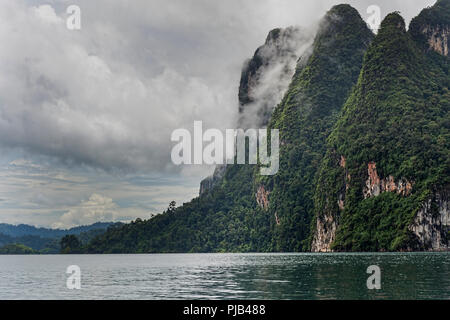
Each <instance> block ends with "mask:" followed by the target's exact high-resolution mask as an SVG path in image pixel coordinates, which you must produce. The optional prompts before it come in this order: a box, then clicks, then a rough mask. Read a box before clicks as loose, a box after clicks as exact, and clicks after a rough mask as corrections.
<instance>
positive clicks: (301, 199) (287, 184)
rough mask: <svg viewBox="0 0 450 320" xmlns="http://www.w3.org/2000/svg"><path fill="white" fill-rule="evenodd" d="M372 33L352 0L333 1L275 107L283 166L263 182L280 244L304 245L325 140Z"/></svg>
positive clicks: (297, 247)
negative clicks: (349, 0)
mask: <svg viewBox="0 0 450 320" xmlns="http://www.w3.org/2000/svg"><path fill="white" fill-rule="evenodd" d="M372 39H373V34H372V32H371V31H370V30H369V28H368V27H367V25H366V23H365V22H364V21H363V20H362V18H361V16H360V15H359V13H358V11H357V10H355V9H354V8H352V7H351V6H349V5H338V6H335V7H333V8H332V9H331V10H330V11H329V12H328V13H327V14H326V16H325V17H324V18H323V19H322V21H321V22H320V26H319V31H318V33H317V35H316V37H315V39H314V43H313V45H312V51H311V54H310V55H309V57H308V58H307V59H301V60H300V61H299V62H298V65H297V68H296V72H295V74H294V77H293V79H292V82H291V84H290V86H289V89H288V91H287V93H286V95H285V96H284V98H283V100H282V102H281V103H280V104H279V106H278V107H277V108H276V109H275V111H274V113H273V116H272V119H271V121H270V123H269V127H270V128H274V129H279V130H280V139H281V142H280V145H281V147H280V170H279V172H278V174H277V175H276V176H274V177H265V178H261V177H260V179H259V184H260V185H263V186H264V187H265V190H268V191H270V196H269V208H268V211H269V212H270V213H271V214H276V215H277V218H278V221H279V223H277V224H273V225H272V230H273V234H274V236H273V247H274V248H275V250H278V251H301V250H305V243H306V242H307V238H308V236H309V233H310V228H311V220H312V216H313V208H314V207H313V195H314V188H315V184H316V174H317V170H318V167H319V165H320V161H321V160H322V157H323V155H324V153H325V141H326V138H327V136H328V135H329V133H330V131H331V128H332V126H333V124H334V123H335V121H336V120H337V118H338V114H339V112H340V109H341V107H342V105H343V103H344V102H345V100H346V98H347V97H348V94H349V93H350V91H351V88H352V86H353V85H354V84H355V83H356V81H357V78H358V74H359V72H360V68H361V66H362V61H363V55H364V53H365V50H366V49H367V47H368V45H369V44H370V42H371V41H372ZM330 228H331V229H332V228H333V227H332V226H331V227H330ZM330 228H324V230H326V231H324V232H328V230H329V229H330Z"/></svg>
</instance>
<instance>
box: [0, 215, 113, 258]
mask: <svg viewBox="0 0 450 320" xmlns="http://www.w3.org/2000/svg"><path fill="white" fill-rule="evenodd" d="M111 225H116V226H118V225H121V223H116V224H113V223H111V222H98V223H95V224H92V225H89V226H80V227H75V228H70V229H67V230H60V229H47V228H36V227H33V226H29V225H23V224H22V225H18V226H15V225H10V224H1V225H0V230H1V231H2V232H0V246H6V245H11V244H22V245H24V246H26V247H30V248H31V249H32V250H33V251H34V252H35V253H42V254H55V253H59V251H60V240H61V238H62V237H63V236H65V235H68V234H72V235H76V236H77V238H78V239H79V240H80V241H81V242H82V243H83V244H86V243H88V242H89V241H90V240H91V239H93V238H94V237H96V236H98V235H100V234H102V233H104V232H105V231H106V229H107V227H108V226H111Z"/></svg>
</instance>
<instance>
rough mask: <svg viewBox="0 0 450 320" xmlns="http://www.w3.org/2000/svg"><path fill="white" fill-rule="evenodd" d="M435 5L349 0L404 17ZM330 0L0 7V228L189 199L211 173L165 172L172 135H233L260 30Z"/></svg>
mask: <svg viewBox="0 0 450 320" xmlns="http://www.w3.org/2000/svg"><path fill="white" fill-rule="evenodd" d="M434 2H435V1H434V0H409V1H404V0H383V1H381V0H378V1H377V0H375V1H373V0H371V1H366V0H364V1H349V3H350V4H352V5H353V6H355V7H356V8H357V9H358V10H359V12H360V13H361V15H362V17H363V18H367V17H368V16H369V14H367V8H368V6H369V5H373V4H375V5H378V6H379V7H380V8H381V13H382V15H383V16H385V15H386V14H387V13H389V12H392V11H400V12H401V14H402V15H403V16H404V17H405V19H406V20H407V21H409V20H410V19H411V18H412V17H413V16H415V15H417V14H418V13H419V12H420V10H421V9H422V8H424V7H426V6H429V5H432V4H433V3H434ZM337 3H339V1H333V0H324V1H317V0H303V1H300V0H277V1H275V0H241V1H237V0H227V1H218V0H135V1H124V0H95V1H94V0H85V1H76V0H70V1H66V0H58V1H56V0H48V1H40V0H0V222H6V223H14V224H17V223H28V224H34V225H39V226H50V227H59V228H67V227H71V226H75V225H82V224H90V223H93V222H96V221H113V220H114V221H119V220H120V221H129V220H131V219H135V218H137V217H141V218H148V217H149V216H150V214H152V213H158V212H160V211H161V210H163V209H164V208H166V207H167V205H168V203H169V202H170V201H171V200H175V201H177V203H178V204H181V203H183V202H186V201H188V200H190V199H191V198H193V197H194V196H196V195H197V193H198V185H199V182H200V180H201V179H202V178H204V177H205V176H206V175H208V174H209V173H210V172H211V170H212V168H209V167H198V166H189V167H184V168H179V167H174V166H173V165H172V163H171V161H170V150H171V148H172V146H173V143H172V142H171V141H170V135H171V132H172V131H173V130H175V129H177V128H187V129H192V127H193V122H194V120H202V121H203V124H204V127H210V128H218V129H225V128H234V127H235V123H236V116H237V109H238V106H237V91H238V85H239V77H240V72H241V68H242V65H243V62H244V61H245V59H247V58H249V57H251V56H252V55H253V53H254V51H255V49H256V48H257V47H258V46H259V45H261V44H262V43H263V42H264V40H265V37H266V35H267V33H268V31H269V30H271V29H273V28H275V27H287V26H290V25H300V26H304V27H309V26H311V25H313V24H314V23H315V22H316V21H317V20H318V19H319V18H320V17H321V16H323V15H324V14H325V12H326V11H327V10H328V9H329V8H330V7H331V6H332V5H334V4H337ZM72 4H75V5H78V6H79V7H80V8H81V30H69V29H67V27H66V20H67V17H68V15H67V13H66V9H67V7H68V6H69V5H72Z"/></svg>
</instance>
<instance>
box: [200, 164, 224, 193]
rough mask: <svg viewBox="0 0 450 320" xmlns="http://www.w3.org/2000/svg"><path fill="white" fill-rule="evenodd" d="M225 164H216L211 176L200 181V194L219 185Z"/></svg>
mask: <svg viewBox="0 0 450 320" xmlns="http://www.w3.org/2000/svg"><path fill="white" fill-rule="evenodd" d="M226 168H227V166H226V165H218V166H216V169H215V170H214V173H213V175H212V176H209V177H207V178H205V179H204V180H202V181H201V182H200V195H202V194H204V193H206V192H208V191H211V190H212V189H213V188H214V187H215V186H217V185H219V184H220V182H221V181H222V178H223V176H224V174H225V171H226Z"/></svg>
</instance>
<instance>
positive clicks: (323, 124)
mask: <svg viewBox="0 0 450 320" xmlns="http://www.w3.org/2000/svg"><path fill="white" fill-rule="evenodd" d="M273 32H276V31H273ZM372 38H373V34H372V33H371V31H370V30H369V29H368V28H367V26H366V24H365V23H364V21H363V20H362V19H361V17H360V15H359V13H358V12H357V11H356V10H355V9H353V8H352V7H350V6H348V5H340V6H336V7H334V8H333V9H332V10H331V11H330V12H329V13H328V14H327V16H326V17H325V19H324V20H323V21H322V24H321V28H320V32H319V34H318V35H317V37H316V40H315V43H314V48H313V53H312V54H311V56H310V57H308V58H307V59H305V57H304V59H303V60H302V61H301V62H300V63H299V67H298V68H297V71H296V74H295V76H294V78H293V81H292V84H291V86H290V88H289V92H288V93H287V95H286V97H285V98H284V99H283V101H282V102H281V104H280V105H279V106H278V107H277V108H276V110H275V113H274V115H273V120H272V122H271V125H270V126H271V127H272V128H278V129H279V130H280V133H281V140H282V143H283V144H284V146H283V147H282V150H281V154H280V157H281V160H280V166H281V171H280V172H279V173H278V175H277V176H276V177H275V178H274V179H272V178H267V177H259V176H257V174H256V173H257V172H258V171H257V170H256V169H257V168H256V167H255V166H239V165H233V166H229V167H228V168H227V170H226V173H225V177H224V178H223V179H222V183H221V184H220V185H219V186H217V187H216V188H214V189H213V190H212V191H210V192H208V193H207V194H204V195H202V196H200V197H199V198H197V199H194V200H192V201H191V202H189V203H187V204H184V205H183V206H182V207H179V208H177V209H176V210H168V211H167V212H165V213H163V214H162V215H159V216H156V217H154V218H152V219H150V220H147V221H141V220H137V221H135V222H133V223H131V224H128V225H125V226H123V227H120V228H111V229H110V230H109V231H108V232H107V233H105V234H104V235H102V236H100V237H98V238H96V239H95V240H93V241H92V242H91V243H90V244H89V245H88V246H87V247H86V248H85V250H86V252H90V253H96V252H112V253H118V252H225V251H227V252H230V251H231V252H236V251H238V252H242V251H247V252H248V251H299V250H302V245H303V242H304V240H305V239H307V237H308V235H309V225H310V221H311V217H312V208H313V206H312V196H313V193H314V188H313V185H314V179H315V173H316V171H317V168H318V166H319V164H320V160H321V157H322V156H323V154H324V153H325V148H324V144H325V139H326V137H327V135H328V133H329V132H330V131H331V128H332V126H333V124H334V122H335V121H336V118H337V114H338V111H339V109H340V108H341V106H342V104H343V103H344V101H345V99H346V97H347V96H348V94H349V92H350V89H351V87H352V85H353V84H354V83H356V80H357V77H358V74H359V71H360V68H361V65H362V60H363V55H364V51H365V49H366V48H367V46H368V44H369V43H370V41H371V40H372ZM304 60H306V61H304ZM244 76H245V74H244V75H243V77H244ZM244 102H245V101H244ZM261 185H265V186H266V189H267V190H269V191H271V190H272V193H271V195H270V203H271V204H270V207H269V208H268V210H267V211H266V210H264V209H262V208H260V207H259V206H258V205H257V203H256V201H255V193H256V190H257V189H258V188H259V187H260V186H261ZM275 214H277V216H279V217H280V221H279V222H280V224H279V225H278V224H277V222H276V219H275Z"/></svg>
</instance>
